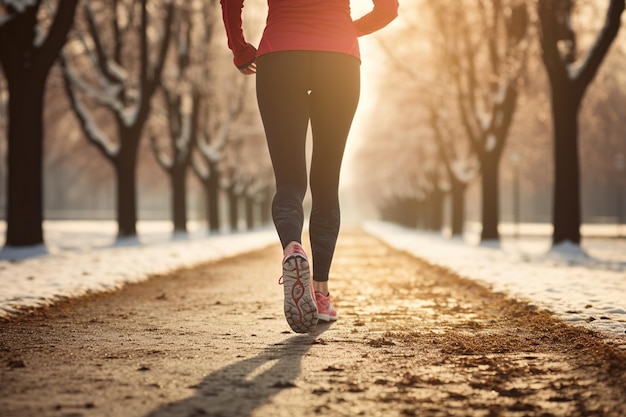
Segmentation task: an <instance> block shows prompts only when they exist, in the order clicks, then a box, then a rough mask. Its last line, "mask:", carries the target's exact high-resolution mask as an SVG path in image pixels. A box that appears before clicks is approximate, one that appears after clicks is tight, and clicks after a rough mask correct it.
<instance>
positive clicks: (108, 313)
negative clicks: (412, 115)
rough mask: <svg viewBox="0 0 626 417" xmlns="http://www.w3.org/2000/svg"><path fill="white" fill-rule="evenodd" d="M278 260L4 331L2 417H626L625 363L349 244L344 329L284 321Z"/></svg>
mask: <svg viewBox="0 0 626 417" xmlns="http://www.w3.org/2000/svg"><path fill="white" fill-rule="evenodd" d="M280 259H281V253H280V250H279V248H278V247H272V248H268V249H264V250H261V251H256V252H253V253H250V254H246V255H240V256H237V257H235V258H230V259H225V260H222V261H219V262H213V263H209V264H206V265H202V266H199V267H195V268H192V269H182V270H179V271H176V272H175V273H171V274H167V275H162V276H155V277H152V278H151V279H150V280H148V281H146V282H144V283H140V284H132V285H128V286H126V287H125V288H123V289H122V290H120V291H116V292H111V293H106V294H98V295H92V296H87V297H83V298H80V299H71V300H67V301H64V302H60V303H57V304H55V305H54V306H52V307H48V308H42V309H38V310H35V311H33V312H31V313H30V314H27V315H25V316H23V317H18V318H13V319H7V320H2V321H0V415H1V416H7V417H9V416H10V417H26V416H40V417H47V416H54V417H79V416H84V417H96V416H115V417H118V416H124V417H134V416H140V417H173V416H181V417H183V416H184V417H196V416H214V417H217V416H221V417H231V416H232V417H235V416H237V417H242V416H257V417H260V416H277V417H281V416H292V417H298V416H358V415H363V416H379V415H380V416H385V417H390V416H489V417H491V416H493V417H495V416H543V417H549V416H568V417H572V416H615V417H617V416H624V415H626V388H625V387H626V352H624V351H623V350H620V349H617V348H616V347H614V346H611V345H607V344H605V343H603V342H602V339H601V338H600V337H598V336H597V335H596V334H594V333H593V332H591V331H589V330H584V329H580V328H574V327H570V326H567V325H565V324H563V323H562V322H561V321H559V320H558V319H556V318H555V317H553V316H552V315H551V314H550V313H548V312H546V311H541V310H538V309H536V308H532V307H529V306H528V305H526V304H524V303H521V302H518V301H515V300H512V299H509V298H507V297H506V296H504V295H502V294H498V293H493V292H490V291H489V290H487V289H486V288H484V287H482V286H480V285H478V284H476V283H474V282H473V281H469V280H464V279H461V278H459V277H458V276H456V275H454V274H453V273H451V272H450V271H447V270H445V269H443V268H440V267H436V266H433V265H430V264H428V263H427V262H425V261H423V260H419V259H415V258H414V257H411V256H410V255H408V254H405V253H403V252H399V251H396V250H393V249H391V248H390V247H388V246H386V245H384V244H383V243H381V242H380V241H379V240H377V239H376V238H373V237H371V236H368V235H366V234H365V233H363V232H362V231H360V230H358V229H347V230H344V231H343V232H342V235H341V236H340V240H339V244H338V248H337V252H336V255H335V262H334V264H333V270H332V271H331V279H332V281H331V291H332V293H333V296H334V300H335V304H336V306H337V309H338V311H339V316H340V318H339V321H338V322H336V323H334V324H332V325H328V324H320V325H318V327H317V329H316V330H315V331H314V332H312V333H310V334H305V335H296V334H294V333H292V332H290V331H289V327H288V326H287V324H286V322H285V320H284V317H283V313H282V288H280V287H279V286H278V284H277V279H278V276H279V275H280Z"/></svg>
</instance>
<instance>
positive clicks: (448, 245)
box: [365, 222, 626, 346]
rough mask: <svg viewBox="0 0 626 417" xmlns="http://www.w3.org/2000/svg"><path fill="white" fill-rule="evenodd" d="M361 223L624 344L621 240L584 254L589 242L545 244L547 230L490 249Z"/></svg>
mask: <svg viewBox="0 0 626 417" xmlns="http://www.w3.org/2000/svg"><path fill="white" fill-rule="evenodd" d="M365 229H366V231H368V232H369V233H372V234H374V235H376V236H378V237H380V238H381V239H383V240H384V241H385V242H387V243H388V244H389V245H390V246H392V247H395V248H397V249H400V250H403V251H407V252H409V253H411V254H413V255H415V256H417V257H420V258H423V259H426V260H427V261H428V262H430V263H433V264H436V265H441V266H444V267H446V268H448V269H450V270H452V271H454V272H455V273H457V274H459V275H460V276H462V277H465V278H469V279H472V280H475V281H477V282H480V283H483V284H484V285H486V286H488V287H490V288H492V289H493V290H495V291H498V292H504V293H506V294H508V295H509V296H511V297H514V298H518V299H522V300H526V301H528V302H529V303H531V304H532V305H536V306H539V307H541V308H544V309H547V310H550V311H552V312H553V313H554V314H556V315H557V316H558V317H560V318H561V319H562V320H563V321H565V322H568V323H571V324H573V325H577V326H583V327H587V328H591V329H593V330H596V331H599V332H600V334H602V335H604V336H605V337H606V338H607V339H610V340H612V341H616V342H617V343H618V344H620V345H624V346H626V297H624V294H626V241H625V240H622V239H610V240H609V239H606V238H605V239H604V240H602V239H598V241H599V243H597V244H596V243H594V244H593V245H594V249H597V248H598V247H600V248H602V250H601V251H600V252H602V253H604V254H606V258H605V259H601V258H598V257H595V256H590V255H588V254H587V251H589V252H590V253H593V252H592V251H591V250H592V248H591V244H590V247H589V248H584V249H582V250H581V249H580V248H579V247H578V245H573V244H572V243H564V244H561V245H556V246H555V247H554V248H553V249H552V250H551V249H550V241H549V240H550V239H549V235H547V234H546V235H544V237H543V238H537V237H524V238H523V239H502V241H501V247H502V249H494V248H493V247H490V246H489V245H487V247H485V246H482V245H477V244H472V243H469V240H470V239H467V238H466V239H445V238H443V237H442V236H441V234H438V233H427V232H420V231H417V230H414V229H409V228H404V227H400V226H397V225H392V224H388V223H382V222H371V223H367V224H366V225H365ZM544 230H549V228H548V227H545V228H544ZM525 236H526V235H525ZM607 241H608V243H606V245H605V246H602V245H604V243H602V242H607ZM583 243H584V240H583ZM583 246H584V244H583ZM613 251H614V252H613ZM598 253H599V252H598Z"/></svg>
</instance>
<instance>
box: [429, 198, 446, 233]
mask: <svg viewBox="0 0 626 417" xmlns="http://www.w3.org/2000/svg"><path fill="white" fill-rule="evenodd" d="M429 201H430V204H429V211H430V213H429V222H428V229H429V230H432V231H440V230H441V228H442V226H443V193H442V192H441V191H439V190H435V191H433V192H432V193H431V194H430V196H429Z"/></svg>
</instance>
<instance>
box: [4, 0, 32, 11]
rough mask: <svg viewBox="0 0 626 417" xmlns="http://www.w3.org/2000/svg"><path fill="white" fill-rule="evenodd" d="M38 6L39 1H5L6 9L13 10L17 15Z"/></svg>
mask: <svg viewBox="0 0 626 417" xmlns="http://www.w3.org/2000/svg"><path fill="white" fill-rule="evenodd" d="M36 4H37V0H4V7H6V8H7V9H11V8H12V9H13V10H15V11H16V12H17V13H24V11H25V10H26V9H27V8H29V7H33V6H35V5H36Z"/></svg>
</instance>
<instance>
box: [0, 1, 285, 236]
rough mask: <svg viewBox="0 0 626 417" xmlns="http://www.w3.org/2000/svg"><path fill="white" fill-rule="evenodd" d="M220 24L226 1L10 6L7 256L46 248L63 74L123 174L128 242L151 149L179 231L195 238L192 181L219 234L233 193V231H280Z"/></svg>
mask: <svg viewBox="0 0 626 417" xmlns="http://www.w3.org/2000/svg"><path fill="white" fill-rule="evenodd" d="M216 23H220V10H219V2H217V1H216V0H209V1H202V2H199V1H194V2H186V1H185V2H183V1H180V2H177V1H169V0H163V1H151V2H148V1H147V0H113V1H110V2H109V1H107V2H104V1H90V2H80V1H79V0H58V1H57V2H42V1H41V0H34V1H32V2H16V1H10V2H9V1H1V0H0V64H1V68H2V73H3V74H4V80H5V83H6V90H7V92H8V94H7V102H8V105H7V107H8V111H7V112H6V113H5V114H0V116H4V117H5V118H6V130H7V143H8V146H7V169H6V171H7V172H6V175H7V190H6V195H7V212H6V221H7V230H6V242H5V245H7V246H30V245H37V244H41V243H43V242H44V236H43V227H42V222H43V220H44V215H43V213H44V210H43V208H44V207H43V197H42V196H43V168H42V167H43V158H44V127H45V126H44V125H45V123H44V111H45V110H47V111H48V112H50V111H52V109H47V108H44V103H45V102H46V101H45V93H46V89H47V88H51V87H50V83H49V82H48V81H49V74H50V73H51V70H52V69H53V67H54V66H55V64H58V68H59V73H60V79H61V80H62V90H63V91H64V92H65V95H66V97H67V98H68V100H69V104H70V108H71V111H72V113H73V114H74V117H75V118H76V120H77V121H78V124H79V126H80V131H81V133H82V136H83V137H85V138H86V139H87V140H88V142H89V143H90V144H92V145H93V146H94V147H95V148H96V149H97V150H98V151H99V154H100V155H101V157H102V158H103V159H104V160H105V161H107V162H108V164H109V165H110V167H111V170H112V172H113V173H114V178H115V190H116V191H115V195H116V210H115V212H116V220H117V225H118V238H126V237H133V236H136V234H137V230H136V224H137V220H138V208H137V193H138V190H137V164H138V161H139V160H140V159H141V158H142V157H144V156H143V155H142V152H143V153H145V148H146V146H144V145H142V143H143V142H145V141H149V144H150V146H149V149H152V154H153V155H154V157H155V159H156V160H157V161H158V165H159V166H160V167H161V168H162V170H163V172H164V173H165V174H166V176H167V178H168V181H169V183H170V189H171V215H172V224H173V229H174V231H175V232H186V230H187V213H188V208H187V200H188V199H187V177H188V174H189V173H193V175H195V177H196V178H197V180H198V182H199V183H200V184H201V185H202V187H201V188H202V190H203V192H204V196H205V204H204V206H205V208H206V213H205V217H206V223H207V227H208V229H209V230H210V231H218V230H220V228H221V227H222V225H221V224H220V221H221V220H220V217H219V213H218V212H219V207H220V201H219V199H220V198H221V196H222V195H224V194H225V195H226V196H227V200H228V205H229V207H230V209H229V216H228V223H229V225H228V226H229V227H230V228H231V229H234V230H236V229H237V228H238V224H239V216H240V212H243V213H245V214H244V219H243V220H244V223H245V224H246V225H247V227H253V226H254V222H255V217H257V218H258V217H261V218H262V219H263V221H269V209H268V207H269V204H270V198H271V195H272V187H273V183H272V181H271V179H272V175H271V168H270V166H269V159H268V158H264V157H263V155H262V146H263V140H262V130H260V129H259V126H258V123H256V124H255V122H254V121H250V120H247V119H251V118H253V116H251V113H253V111H252V110H251V109H250V106H246V105H245V102H246V101H249V99H250V96H251V94H252V93H253V92H252V90H251V88H250V87H251V86H250V84H249V83H247V82H246V81H245V79H244V77H241V76H240V75H239V74H238V73H237V72H236V71H234V70H233V69H232V68H231V65H230V60H228V59H224V57H225V55H224V54H223V53H221V52H220V51H224V50H225V49H226V48H225V47H224V45H223V43H224V42H223V39H222V38H221V37H219V36H216V34H219V33H221V32H222V31H220V30H219V29H220V28H219V26H218V27H216V26H217V25H216ZM216 38H217V39H216ZM225 66H227V70H223V71H220V69H221V68H224V67H225ZM55 68H57V67H55ZM224 74H228V75H224ZM57 90H61V89H59V88H57ZM235 121H237V125H238V126H239V128H233V126H234V124H235ZM246 127H248V129H247V130H248V131H246ZM55 134H56V135H57V136H61V135H63V132H62V131H60V130H59V129H55ZM63 139H64V138H63V137H55V140H57V141H63ZM242 203H243V204H242ZM242 206H243V210H241V207H242ZM259 207H261V208H262V210H260V209H259ZM259 211H261V214H260V215H258V212H259ZM255 212H257V216H255V215H254V213H255Z"/></svg>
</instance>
